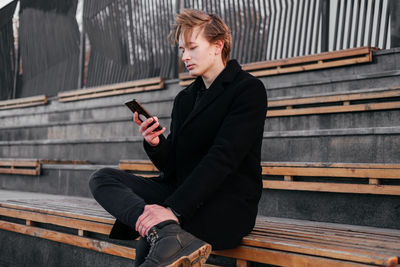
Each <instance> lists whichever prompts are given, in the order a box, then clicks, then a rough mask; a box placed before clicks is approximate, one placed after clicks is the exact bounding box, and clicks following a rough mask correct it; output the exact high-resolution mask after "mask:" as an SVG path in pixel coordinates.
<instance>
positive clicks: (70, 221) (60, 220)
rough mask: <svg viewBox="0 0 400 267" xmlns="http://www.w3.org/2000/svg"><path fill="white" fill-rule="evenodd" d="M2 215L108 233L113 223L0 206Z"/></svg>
mask: <svg viewBox="0 0 400 267" xmlns="http://www.w3.org/2000/svg"><path fill="white" fill-rule="evenodd" d="M0 215H2V216H6V217H11V218H17V219H23V220H27V221H34V222H40V223H49V224H53V225H58V226H63V227H68V228H73V229H79V230H84V231H89V232H95V233H99V234H104V235H108V234H109V233H110V231H111V228H112V225H110V224H105V223H98V222H93V221H87V220H81V219H74V218H69V217H64V216H60V215H51V214H43V213H39V212H32V211H24V210H17V209H11V208H3V207H0Z"/></svg>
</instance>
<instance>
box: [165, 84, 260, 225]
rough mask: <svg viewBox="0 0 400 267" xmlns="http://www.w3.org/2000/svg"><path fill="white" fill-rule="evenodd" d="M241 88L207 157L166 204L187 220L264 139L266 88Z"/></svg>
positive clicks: (244, 86) (247, 85)
mask: <svg viewBox="0 0 400 267" xmlns="http://www.w3.org/2000/svg"><path fill="white" fill-rule="evenodd" d="M241 87H242V88H240V89H241V90H239V91H238V92H239V93H238V94H237V96H236V97H235V99H234V100H233V103H232V105H231V108H230V111H229V113H228V114H227V116H226V117H225V119H224V121H223V123H222V125H221V127H220V129H219V131H218V133H217V135H216V137H215V139H214V143H213V145H212V146H211V148H210V150H209V151H208V153H207V155H206V156H205V157H204V158H203V159H202V160H201V161H200V163H199V164H198V165H197V166H196V168H195V169H194V170H193V171H192V173H191V174H190V175H189V176H188V177H187V179H185V182H184V183H183V184H182V185H181V186H179V187H178V189H177V190H176V191H175V192H174V193H173V194H172V195H171V196H170V197H169V198H167V199H166V200H165V202H164V205H165V206H169V207H171V208H173V209H174V210H175V211H177V212H178V213H180V214H181V215H182V216H183V217H184V218H188V217H191V216H192V215H193V214H194V212H195V211H196V208H198V207H199V206H200V204H201V203H202V202H203V201H204V200H206V199H207V198H208V197H209V196H210V195H212V194H213V193H214V192H215V191H216V190H217V189H218V188H219V187H220V186H221V184H222V183H223V182H224V181H225V180H226V178H227V177H228V176H229V174H231V173H232V172H234V171H235V169H236V168H237V167H238V166H239V165H240V163H241V162H242V160H243V159H244V158H245V157H246V155H247V154H248V152H249V151H250V149H251V148H252V146H254V144H255V141H256V140H260V139H259V138H262V135H263V132H264V122H265V115H266V111H267V95H266V91H265V87H264V85H263V84H262V82H261V81H260V80H258V79H251V80H247V81H246V82H244V84H243V85H241ZM257 137H258V138H257ZM258 142H259V141H258Z"/></svg>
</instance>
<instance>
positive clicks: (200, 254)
mask: <svg viewBox="0 0 400 267" xmlns="http://www.w3.org/2000/svg"><path fill="white" fill-rule="evenodd" d="M211 249H212V248H211V245H210V244H204V245H203V246H201V247H200V248H198V249H196V250H195V251H194V252H192V253H191V254H190V255H188V256H183V257H181V258H179V259H178V260H177V261H175V262H174V263H172V264H170V265H167V267H192V266H193V267H200V266H201V265H202V264H204V263H205V262H206V261H207V259H208V256H210V253H211Z"/></svg>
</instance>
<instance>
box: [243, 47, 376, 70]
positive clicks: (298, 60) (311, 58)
mask: <svg viewBox="0 0 400 267" xmlns="http://www.w3.org/2000/svg"><path fill="white" fill-rule="evenodd" d="M373 50H375V49H374V48H371V47H359V48H351V49H345V50H339V51H331V52H322V53H319V54H315V55H306V56H299V57H293V58H288V59H279V60H271V61H262V62H254V63H248V64H245V65H243V69H244V70H246V71H252V70H258V69H265V68H272V67H278V66H279V67H282V66H289V65H299V64H304V63H310V62H318V61H324V60H333V59H340V58H347V57H353V56H360V55H361V56H362V55H369V56H371V55H372V51H373Z"/></svg>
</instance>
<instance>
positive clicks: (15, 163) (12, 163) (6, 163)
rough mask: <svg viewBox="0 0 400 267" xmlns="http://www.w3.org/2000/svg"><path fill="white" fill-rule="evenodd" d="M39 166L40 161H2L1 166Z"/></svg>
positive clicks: (0, 161)
mask: <svg viewBox="0 0 400 267" xmlns="http://www.w3.org/2000/svg"><path fill="white" fill-rule="evenodd" d="M38 165H39V160H37V159H32V160H1V159H0V166H14V167H35V168H36V167H37V166H38Z"/></svg>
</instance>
